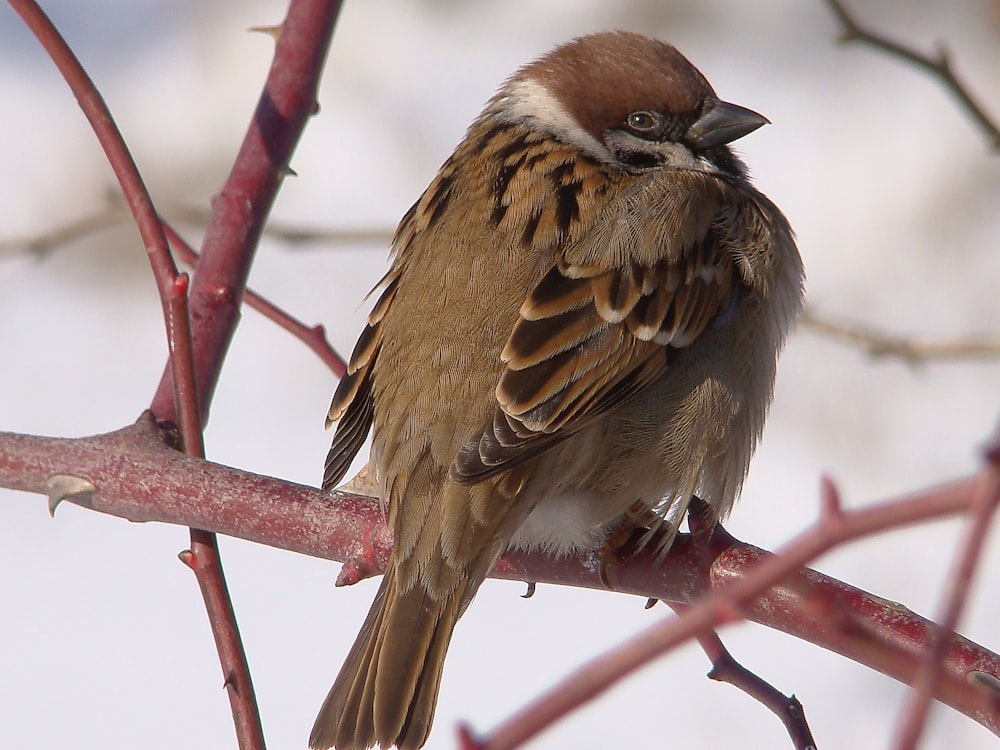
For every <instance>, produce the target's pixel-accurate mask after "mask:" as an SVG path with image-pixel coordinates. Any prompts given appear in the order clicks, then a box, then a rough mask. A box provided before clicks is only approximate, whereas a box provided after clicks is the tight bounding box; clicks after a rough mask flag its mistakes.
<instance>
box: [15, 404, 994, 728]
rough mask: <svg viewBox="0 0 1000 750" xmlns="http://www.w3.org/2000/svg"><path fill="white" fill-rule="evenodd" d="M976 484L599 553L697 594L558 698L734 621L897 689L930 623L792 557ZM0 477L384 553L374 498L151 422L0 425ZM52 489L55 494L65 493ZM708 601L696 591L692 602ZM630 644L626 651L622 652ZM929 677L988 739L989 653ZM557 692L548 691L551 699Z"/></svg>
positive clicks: (530, 577)
mask: <svg viewBox="0 0 1000 750" xmlns="http://www.w3.org/2000/svg"><path fill="white" fill-rule="evenodd" d="M67 480H68V481H67ZM977 483H978V478H977V477H971V478H967V479H962V480H959V481H955V482H953V483H951V484H948V485H944V486H941V487H938V488H935V489H933V490H928V491H924V492H920V493H915V494H913V495H910V496H908V497H904V498H902V499H899V500H893V501H887V502H883V503H879V504H877V505H873V506H871V507H869V508H866V509H863V510H858V511H852V512H851V513H841V512H840V511H839V510H838V509H837V506H836V502H835V499H836V498H835V496H834V495H833V494H832V492H831V490H832V487H828V488H827V489H828V491H827V493H826V495H827V502H826V505H825V509H824V513H823V516H822V517H821V519H820V521H818V522H817V524H816V525H815V526H814V527H813V528H812V529H809V530H807V531H806V532H805V533H803V534H802V535H801V536H800V537H799V538H797V539H796V540H794V541H793V542H792V543H791V544H789V545H788V546H787V547H786V548H785V549H784V550H783V552H782V553H781V556H780V557H775V556H772V555H771V554H769V553H767V552H765V551H763V550H760V549H758V548H756V547H753V546H751V545H748V544H744V543H742V542H739V541H738V540H736V539H733V538H732V537H730V536H729V535H728V534H726V533H725V532H724V531H722V530H721V529H720V530H717V531H716V533H715V534H714V535H713V536H712V537H711V538H710V539H704V538H702V537H700V536H698V537H692V536H691V535H682V536H681V537H680V538H679V539H678V540H677V542H676V543H675V544H674V546H673V548H672V549H671V551H670V553H669V554H668V555H667V556H666V558H665V559H664V560H662V561H660V560H658V559H657V558H656V556H655V555H653V554H650V553H648V552H641V553H639V554H636V555H634V556H632V557H630V558H629V559H627V560H622V561H610V562H608V563H607V564H606V565H605V577H606V578H607V580H608V582H609V584H610V586H611V588H612V590H614V591H619V592H622V593H629V594H635V595H638V596H643V597H653V598H658V599H663V600H667V601H678V602H682V603H692V602H695V600H699V602H700V603H699V602H695V604H694V606H692V608H691V610H690V611H689V612H688V613H687V614H685V616H684V617H681V618H677V619H675V620H671V621H670V622H669V623H667V624H665V625H664V626H661V627H660V628H658V629H657V630H656V631H655V632H652V633H649V634H646V636H645V637H644V638H641V639H637V640H636V641H630V642H629V643H628V644H626V645H625V646H624V647H622V648H623V650H624V651H625V652H626V658H625V660H624V661H623V659H622V655H621V653H613V654H612V656H611V657H610V658H608V657H602V659H601V660H599V661H598V662H595V663H594V664H599V665H600V666H599V668H597V667H592V668H589V671H588V672H586V673H581V674H577V675H574V676H573V679H572V680H570V681H569V683H570V684H569V691H568V695H570V696H571V697H572V699H573V700H579V698H580V695H579V691H580V690H581V689H582V690H583V691H584V692H586V693H587V695H586V696H585V698H586V697H592V696H593V695H596V694H597V693H598V692H599V691H600V690H602V689H604V688H605V687H607V685H608V684H610V680H612V679H617V678H618V677H620V676H621V675H623V674H625V673H627V672H628V670H629V668H630V666H629V665H631V664H632V663H633V662H637V661H638V660H640V659H648V658H649V651H650V650H652V651H654V652H655V653H661V652H662V651H663V650H664V649H667V648H671V647H672V646H673V645H676V644H677V643H680V642H682V641H684V640H686V639H688V638H690V637H693V636H694V634H696V633H700V632H704V631H705V630H706V629H709V628H712V627H715V626H717V625H718V624H720V623H723V622H731V621H733V620H735V619H742V618H745V619H748V620H752V621H754V622H757V623H760V624H762V625H765V626H767V627H771V628H774V629H776V630H780V631H782V632H785V633H789V634H791V635H794V636H796V637H799V638H802V639H804V640H807V641H809V642H811V643H814V644H816V645H818V646H820V647H822V648H825V649H827V650H830V651H833V652H835V653H839V654H842V655H843V656H846V657H847V658H849V659H852V660H853V661H856V662H858V663H860V664H865V665H867V666H869V667H871V668H872V669H875V670H878V671H880V672H882V673H884V674H886V675H888V676H890V677H893V678H894V679H897V680H899V681H901V682H904V683H907V684H909V683H911V682H912V681H913V679H914V676H915V674H916V673H917V670H918V669H919V665H920V663H921V658H922V657H923V655H924V654H925V653H927V651H928V649H929V648H930V647H931V644H932V643H933V639H934V637H935V633H936V632H937V629H936V627H935V626H934V624H933V623H931V622H929V621H928V620H926V619H924V618H922V617H920V616H918V615H916V614H914V613H913V612H910V611H908V610H905V609H904V608H902V607H900V606H899V605H897V604H894V603H891V602H887V601H885V600H884V599H882V598H880V597H877V596H873V595H871V594H867V593H865V592H863V591H860V590H858V589H856V588H854V587H852V586H849V585H847V584H845V583H842V582H840V581H837V580H835V579H832V578H829V577H827V576H824V575H822V574H820V573H817V572H815V571H811V570H808V569H802V567H801V566H802V565H804V564H806V563H807V562H808V561H809V560H812V559H815V557H816V556H818V555H819V554H821V553H822V552H824V551H825V550H828V549H830V548H831V547H833V546H835V545H838V544H841V543H843V542H844V541H845V540H849V539H856V538H859V537H860V536H863V535H867V534H873V533H877V532H884V531H887V530H890V529H894V528H899V527H902V526H904V525H907V524H913V523H918V522H921V521H927V520H930V519H933V518H943V517H946V516H950V515H954V514H959V513H963V512H967V511H968V510H969V508H970V507H971V505H972V502H973V497H974V492H975V488H976V486H977ZM0 486H4V487H9V488H12V489H19V490H24V491H28V492H36V493H53V496H52V497H51V499H50V502H58V501H60V500H69V501H71V502H74V503H76V504H79V505H82V506H84V507H87V508H90V509H92V510H96V511H99V512H102V513H109V514H111V515H115V516H119V517H123V518H127V519H129V520H132V521H161V522H166V523H176V524H182V525H193V526H197V527H199V528H205V529H210V530H212V531H216V532H219V533H223V534H227V535H229V536H234V537H239V538H242V539H247V540H250V541H255V542H259V543H261V544H266V545H269V546H272V547H276V548H281V549H289V550H292V551H295V552H301V553H303V554H308V555H313V556H316V557H323V558H327V559H334V560H340V561H352V560H355V561H357V560H359V559H361V560H364V561H367V562H369V563H370V567H371V568H372V569H374V570H381V569H382V567H383V566H384V565H385V561H386V559H387V558H388V555H389V551H390V549H391V536H390V534H389V532H388V531H387V530H386V528H385V525H384V522H383V517H382V512H381V510H380V508H379V505H378V501H377V500H375V499H374V498H369V497H364V496H360V495H351V494H348V493H343V492H337V493H332V494H323V493H321V492H320V491H319V490H316V489H315V488H312V487H306V486H303V485H297V484H293V483H291V482H285V481H282V480H279V479H273V478H270V477H264V476H260V475H257V474H251V473H249V472H244V471H239V470H237V469H232V468H228V467H225V466H220V465H218V464H213V463H210V462H207V461H204V460H199V459H196V458H193V457H191V456H186V455H184V454H182V453H179V452H177V451H174V450H171V449H170V448H169V446H168V445H167V444H166V443H165V442H164V439H163V435H162V433H161V431H160V429H159V428H158V427H157V425H156V424H155V423H154V422H153V421H152V420H151V419H150V418H149V417H145V418H143V419H141V420H140V421H139V422H138V423H136V424H135V425H133V426H131V427H127V428H124V429H122V430H119V431H117V432H113V433H109V434H106V435H98V436H95V437H88V438H78V439H59V438H42V437H30V436H24V435H13V434H5V433H0ZM62 488H68V489H66V490H63V489H62ZM63 491H66V492H68V493H69V494H68V495H66V496H63V495H62V494H60V493H61V492H63ZM599 568H600V565H599V564H598V561H597V560H596V559H595V558H594V557H593V556H590V555H582V556H580V557H573V558H564V559H559V560H553V559H550V558H547V557H544V556H542V555H538V554H531V555H528V554H508V555H506V556H505V557H504V558H503V559H502V560H501V561H500V563H498V564H497V567H496V568H495V569H494V571H493V576H494V577H496V578H505V579H510V580H521V581H538V582H540V583H553V584H563V585H572V586H585V587H589V588H595V589H604V588H605V584H604V582H603V581H602V576H601V574H600V572H599ZM706 594H709V595H710V596H709V597H708V598H707V599H699V597H703V596H704V595H706ZM640 651H642V652H643V654H642V656H641V657H640V659H636V658H634V657H636V655H637V654H639V652H640ZM943 670H944V671H943V673H942V676H941V679H940V680H939V681H938V683H937V685H936V686H935V689H934V697H935V698H937V699H938V700H940V701H942V702H943V703H946V704H947V705H949V706H952V707H953V708H955V709H957V710H959V711H961V712H962V713H964V714H966V715H967V716H969V717H971V718H973V719H974V720H975V721H977V722H979V723H980V724H982V725H984V726H985V727H987V728H988V729H989V730H990V731H992V732H994V733H996V734H1000V689H998V688H997V686H998V685H1000V656H998V655H997V654H994V653H993V652H991V651H988V650H987V649H984V648H982V647H981V646H978V645H976V644H974V643H971V642H970V641H968V640H966V639H964V638H961V637H954V638H952V639H950V640H949V641H948V646H947V648H946V650H945V654H944V661H943ZM595 671H596V672H597V673H598V674H597V676H596V677H595V674H594V673H595ZM566 690H567V686H565V685H564V686H561V687H560V694H567V693H564V691H566ZM533 705H534V704H533ZM549 720H551V718H550V719H549ZM504 726H509V725H504ZM522 730H523V726H522V727H521V728H520V729H519V730H518V733H519V734H523V731H522ZM536 731H537V730H536ZM494 737H495V735H494ZM497 746H498V747H499V746H505V747H510V746H512V745H509V744H506V745H497ZM490 747H494V745H492V744H490Z"/></svg>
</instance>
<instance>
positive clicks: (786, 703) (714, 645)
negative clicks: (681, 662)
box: [667, 602, 816, 750]
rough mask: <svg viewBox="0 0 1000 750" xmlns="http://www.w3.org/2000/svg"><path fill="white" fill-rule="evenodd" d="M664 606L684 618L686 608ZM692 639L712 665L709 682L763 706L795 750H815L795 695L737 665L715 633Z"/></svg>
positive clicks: (673, 605) (683, 605) (700, 635)
mask: <svg viewBox="0 0 1000 750" xmlns="http://www.w3.org/2000/svg"><path fill="white" fill-rule="evenodd" d="M667 606H669V607H670V608H671V609H672V610H674V612H676V613H677V614H678V615H681V614H683V613H684V612H686V611H687V610H688V608H689V607H688V605H686V604H679V603H677V602H667ZM695 639H696V640H697V641H698V645H700V646H701V650H702V651H704V652H705V655H706V656H707V657H708V660H709V661H710V662H711V663H712V668H711V669H710V670H709V672H708V677H709V679H712V680H718V681H719V682H728V683H729V684H730V685H732V686H733V687H736V688H738V689H740V690H742V691H743V692H744V693H746V694H747V695H749V696H750V697H751V698H753V699H754V700H757V701H759V702H760V703H762V704H763V705H764V706H765V707H766V708H767V709H768V710H770V711H771V712H772V713H773V714H775V716H777V717H778V718H779V719H781V723H782V724H784V725H785V730H786V731H787V732H788V736H789V738H790V739H791V740H792V745H794V747H795V750H816V741H815V740H814V739H813V736H812V732H811V731H810V730H809V724H808V722H807V721H806V714H805V711H804V710H803V708H802V704H801V703H800V702H799V700H798V698H796V697H795V696H794V695H792V696H787V695H785V694H784V693H782V692H781V691H780V690H778V689H777V688H776V687H774V686H773V685H771V684H770V683H769V682H767V681H766V680H764V679H763V678H762V677H760V676H758V675H756V674H754V673H753V672H751V671H750V670H749V669H747V668H746V667H744V666H743V665H742V664H740V663H739V662H738V661H736V659H735V658H734V657H733V655H732V654H731V653H729V649H727V648H726V646H725V644H724V643H723V642H722V639H721V638H720V637H719V634H718V633H717V632H716V631H715V630H714V629H713V630H708V631H706V632H704V633H698V634H697V635H695Z"/></svg>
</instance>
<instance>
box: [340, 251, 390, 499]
mask: <svg viewBox="0 0 1000 750" xmlns="http://www.w3.org/2000/svg"><path fill="white" fill-rule="evenodd" d="M380 283H381V284H385V290H384V291H383V292H382V295H381V296H380V297H379V299H378V302H376V303H375V307H374V308H372V311H371V313H370V314H369V315H368V323H367V325H365V329H364V330H363V331H362V332H361V335H360V336H359V337H358V342H357V344H355V345H354V351H353V352H352V353H351V361H350V364H349V365H348V367H347V373H346V374H345V375H344V377H343V378H341V380H340V384H339V385H338V386H337V390H336V392H335V393H334V394H333V402H332V403H331V404H330V411H329V413H328V414H327V418H326V426H327V427H329V426H330V425H331V424H333V423H334V422H339V424H337V431H336V432H335V433H334V435H333V442H332V443H331V445H330V451H329V453H327V454H326V465H325V466H324V469H323V489H324V490H330V489H333V488H334V487H336V486H337V485H338V484H339V483H340V480H341V479H343V478H344V474H346V473H347V470H348V468H350V465H351V461H353V460H354V457H355V456H356V455H357V453H358V451H359V450H360V449H361V446H362V444H363V443H364V442H365V438H366V437H367V436H368V431H369V430H370V429H371V426H372V419H373V416H374V412H375V402H374V399H373V396H372V368H373V367H374V366H375V361H376V360H377V359H378V352H379V348H380V347H381V345H382V323H383V321H384V320H385V313H386V311H387V310H388V309H389V305H391V304H392V300H393V299H394V298H395V296H396V288H397V286H398V284H399V273H398V272H396V273H393V272H391V271H390V273H389V274H388V275H387V276H386V277H385V278H384V279H383V280H382V281H381V282H380Z"/></svg>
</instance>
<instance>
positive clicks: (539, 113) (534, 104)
mask: <svg viewBox="0 0 1000 750" xmlns="http://www.w3.org/2000/svg"><path fill="white" fill-rule="evenodd" d="M487 111H488V112H490V113H491V114H494V115H495V116H497V117H500V118H501V119H503V120H506V121H508V122H523V123H529V124H532V125H535V126H536V127H538V128H539V129H541V130H545V131H547V132H549V133H552V135H554V136H555V137H556V138H558V139H559V140H561V141H563V142H564V143H567V144H570V145H573V146H577V147H578V148H580V149H582V150H583V151H585V152H586V153H588V154H590V155H591V156H593V157H594V158H596V159H598V160H600V161H603V162H606V163H608V164H613V163H615V158H614V155H613V154H612V153H611V152H610V151H608V149H607V148H606V147H605V146H604V144H602V143H601V142H600V141H599V140H597V139H596V138H594V136H592V135H591V134H590V133H588V132H587V131H586V130H584V129H583V128H582V127H580V123H578V122H577V121H576V119H575V118H574V117H573V116H572V115H571V114H570V113H569V112H567V111H566V109H565V108H564V107H563V106H562V104H560V103H559V100H558V99H556V98H555V97H554V96H552V94H551V93H550V92H549V90H548V89H547V88H545V86H543V85H542V84H541V83H539V82H538V81H535V80H533V79H531V78H521V79H516V80H513V81H509V82H508V83H507V85H506V86H504V88H503V89H502V90H501V91H500V93H499V94H498V95H497V96H496V97H495V98H494V99H493V101H492V102H491V104H490V106H489V108H488V110H487Z"/></svg>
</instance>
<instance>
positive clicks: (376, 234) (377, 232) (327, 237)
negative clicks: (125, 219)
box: [170, 206, 392, 248]
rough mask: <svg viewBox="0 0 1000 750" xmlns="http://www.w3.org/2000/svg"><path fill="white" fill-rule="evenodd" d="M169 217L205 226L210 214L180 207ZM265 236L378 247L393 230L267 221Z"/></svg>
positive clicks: (386, 242) (289, 241) (385, 244)
mask: <svg viewBox="0 0 1000 750" xmlns="http://www.w3.org/2000/svg"><path fill="white" fill-rule="evenodd" d="M170 215H171V217H176V218H177V220H178V221H182V222H187V223H191V224H195V225H198V226H204V225H205V224H207V223H208V220H209V214H208V213H207V212H205V211H204V210H203V209H201V208H199V207H197V206H179V207H177V208H175V209H173V210H172V211H171V212H170ZM264 234H265V235H266V236H268V237H270V238H272V239H275V240H278V241H280V242H284V243H287V244H289V245H305V244H326V245H378V246H380V247H383V248H387V247H388V246H389V242H390V241H391V240H392V230H391V229H386V228H385V227H369V228H365V229H319V228H315V229H309V228H306V227H300V226H295V225H293V224H282V223H280V222H276V221H273V220H272V221H269V222H268V223H267V226H266V227H264Z"/></svg>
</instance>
